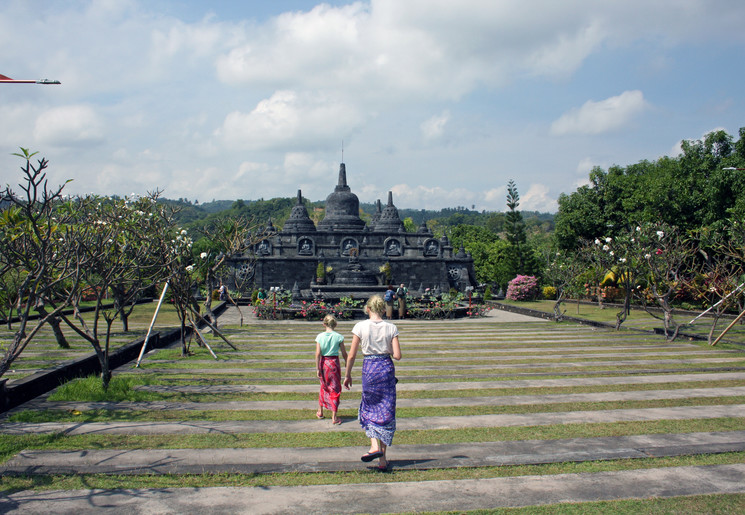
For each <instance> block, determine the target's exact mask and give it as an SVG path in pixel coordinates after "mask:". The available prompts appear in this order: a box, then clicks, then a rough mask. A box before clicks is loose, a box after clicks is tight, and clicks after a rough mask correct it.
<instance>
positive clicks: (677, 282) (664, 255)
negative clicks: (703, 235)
mask: <svg viewBox="0 0 745 515" xmlns="http://www.w3.org/2000/svg"><path fill="white" fill-rule="evenodd" d="M637 235H638V236H637V240H638V242H639V245H640V247H639V248H640V252H641V253H643V254H642V255H643V257H644V260H645V261H646V265H647V268H646V278H647V280H648V286H647V288H648V291H649V292H650V293H651V295H652V297H653V298H654V300H655V301H656V302H657V305H658V306H659V307H660V309H661V310H662V317H660V316H658V315H657V314H656V313H655V312H654V311H649V310H647V311H648V313H649V314H650V315H652V316H653V317H655V318H658V319H661V320H662V321H663V324H664V328H665V337H666V338H667V339H668V340H674V339H675V338H676V337H677V335H678V331H679V330H680V324H679V323H677V322H676V321H675V320H674V319H673V306H672V299H673V297H674V295H675V294H676V293H677V292H678V291H679V289H680V288H681V286H682V285H683V283H684V274H685V273H686V272H687V271H689V270H690V267H691V264H692V263H691V258H692V256H693V255H694V254H695V251H696V246H695V244H694V243H693V242H692V241H691V240H690V239H689V238H688V237H687V236H686V235H684V234H681V232H680V230H679V229H678V228H677V227H674V226H670V225H665V224H646V225H643V226H640V227H638V230H637Z"/></svg>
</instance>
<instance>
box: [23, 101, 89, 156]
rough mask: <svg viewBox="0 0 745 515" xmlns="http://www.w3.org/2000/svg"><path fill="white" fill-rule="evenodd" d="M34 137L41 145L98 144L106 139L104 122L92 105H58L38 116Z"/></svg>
mask: <svg viewBox="0 0 745 515" xmlns="http://www.w3.org/2000/svg"><path fill="white" fill-rule="evenodd" d="M34 139H35V140H36V142H37V143H38V144H39V145H54V146H79V145H92V144H98V143H101V142H102V141H103V140H104V129H103V123H102V121H101V119H100V118H99V116H98V115H97V114H96V112H95V110H94V109H93V108H92V107H91V106H88V105H70V106H63V107H56V108H53V109H50V110H48V111H46V112H44V113H41V114H39V116H37V118H36V124H35V126H34Z"/></svg>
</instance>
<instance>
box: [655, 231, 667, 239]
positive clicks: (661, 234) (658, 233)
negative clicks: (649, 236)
mask: <svg viewBox="0 0 745 515" xmlns="http://www.w3.org/2000/svg"><path fill="white" fill-rule="evenodd" d="M663 236H665V233H664V232H662V231H657V237H658V238H659V239H662V237H663Z"/></svg>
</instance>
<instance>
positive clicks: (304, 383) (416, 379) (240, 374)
mask: <svg viewBox="0 0 745 515" xmlns="http://www.w3.org/2000/svg"><path fill="white" fill-rule="evenodd" d="M739 370H745V367H740V366H726V367H712V366H710V367H706V366H701V367H698V368H690V367H687V368H648V369H643V368H618V367H617V368H613V369H606V370H602V369H601V370H586V369H581V368H576V369H574V370H572V369H571V368H566V369H565V370H560V371H557V370H553V369H552V370H550V371H546V372H539V371H536V370H528V371H527V372H513V371H510V372H502V373H499V372H495V373H490V374H476V373H473V372H469V373H463V374H454V373H448V374H447V375H445V374H443V375H432V374H430V375H411V374H407V373H403V374H399V375H398V378H399V379H400V381H401V382H399V387H401V385H402V383H403V384H417V383H420V382H426V381H438V379H439V381H438V382H439V383H443V384H450V383H449V382H448V380H449V379H472V380H488V379H494V378H507V377H510V378H513V377H530V378H538V377H544V376H545V377H556V376H559V377H569V376H582V377H590V376H594V377H599V376H608V375H611V374H614V375H618V374H627V375H633V376H636V375H639V374H654V373H657V374H681V373H696V372H698V373H709V374H711V373H721V372H734V371H739ZM148 372H150V373H154V374H161V377H159V379H161V380H163V381H171V380H173V381H183V379H173V378H172V377H169V374H181V375H192V376H194V378H195V379H196V377H201V378H203V379H205V378H210V379H212V378H214V377H216V376H220V375H223V376H227V377H228V378H231V377H233V376H235V378H236V379H235V380H238V379H240V380H251V381H253V382H254V383H256V385H257V386H260V385H262V384H271V383H275V382H277V381H279V380H281V381H282V382H284V383H286V385H290V386H291V385H296V386H297V387H298V388H307V387H308V386H310V385H315V384H316V383H317V379H316V378H315V377H312V374H310V376H305V377H284V378H276V377H274V378H264V377H247V376H249V374H247V373H245V372H244V371H243V369H233V370H230V369H227V370H226V369H219V368H218V369H212V368H209V369H201V370H198V369H193V368H185V369H173V368H169V369H162V370H161V369H157V368H151V369H147V370H140V369H137V370H131V371H127V372H122V373H123V374H129V373H132V374H137V373H148ZM507 380H508V379H505V381H507ZM433 384H436V383H433ZM286 385H277V388H281V387H282V386H286ZM135 388H149V387H148V386H141V387H135ZM282 391H290V390H282Z"/></svg>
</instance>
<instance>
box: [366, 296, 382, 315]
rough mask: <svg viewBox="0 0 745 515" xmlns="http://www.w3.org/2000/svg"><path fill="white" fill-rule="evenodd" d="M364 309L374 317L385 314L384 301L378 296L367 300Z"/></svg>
mask: <svg viewBox="0 0 745 515" xmlns="http://www.w3.org/2000/svg"><path fill="white" fill-rule="evenodd" d="M365 307H366V308H367V309H368V310H370V311H372V312H373V313H375V314H376V315H380V316H383V314H384V313H385V301H384V300H383V297H381V296H380V295H373V296H372V297H370V298H369V299H367V304H365Z"/></svg>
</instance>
